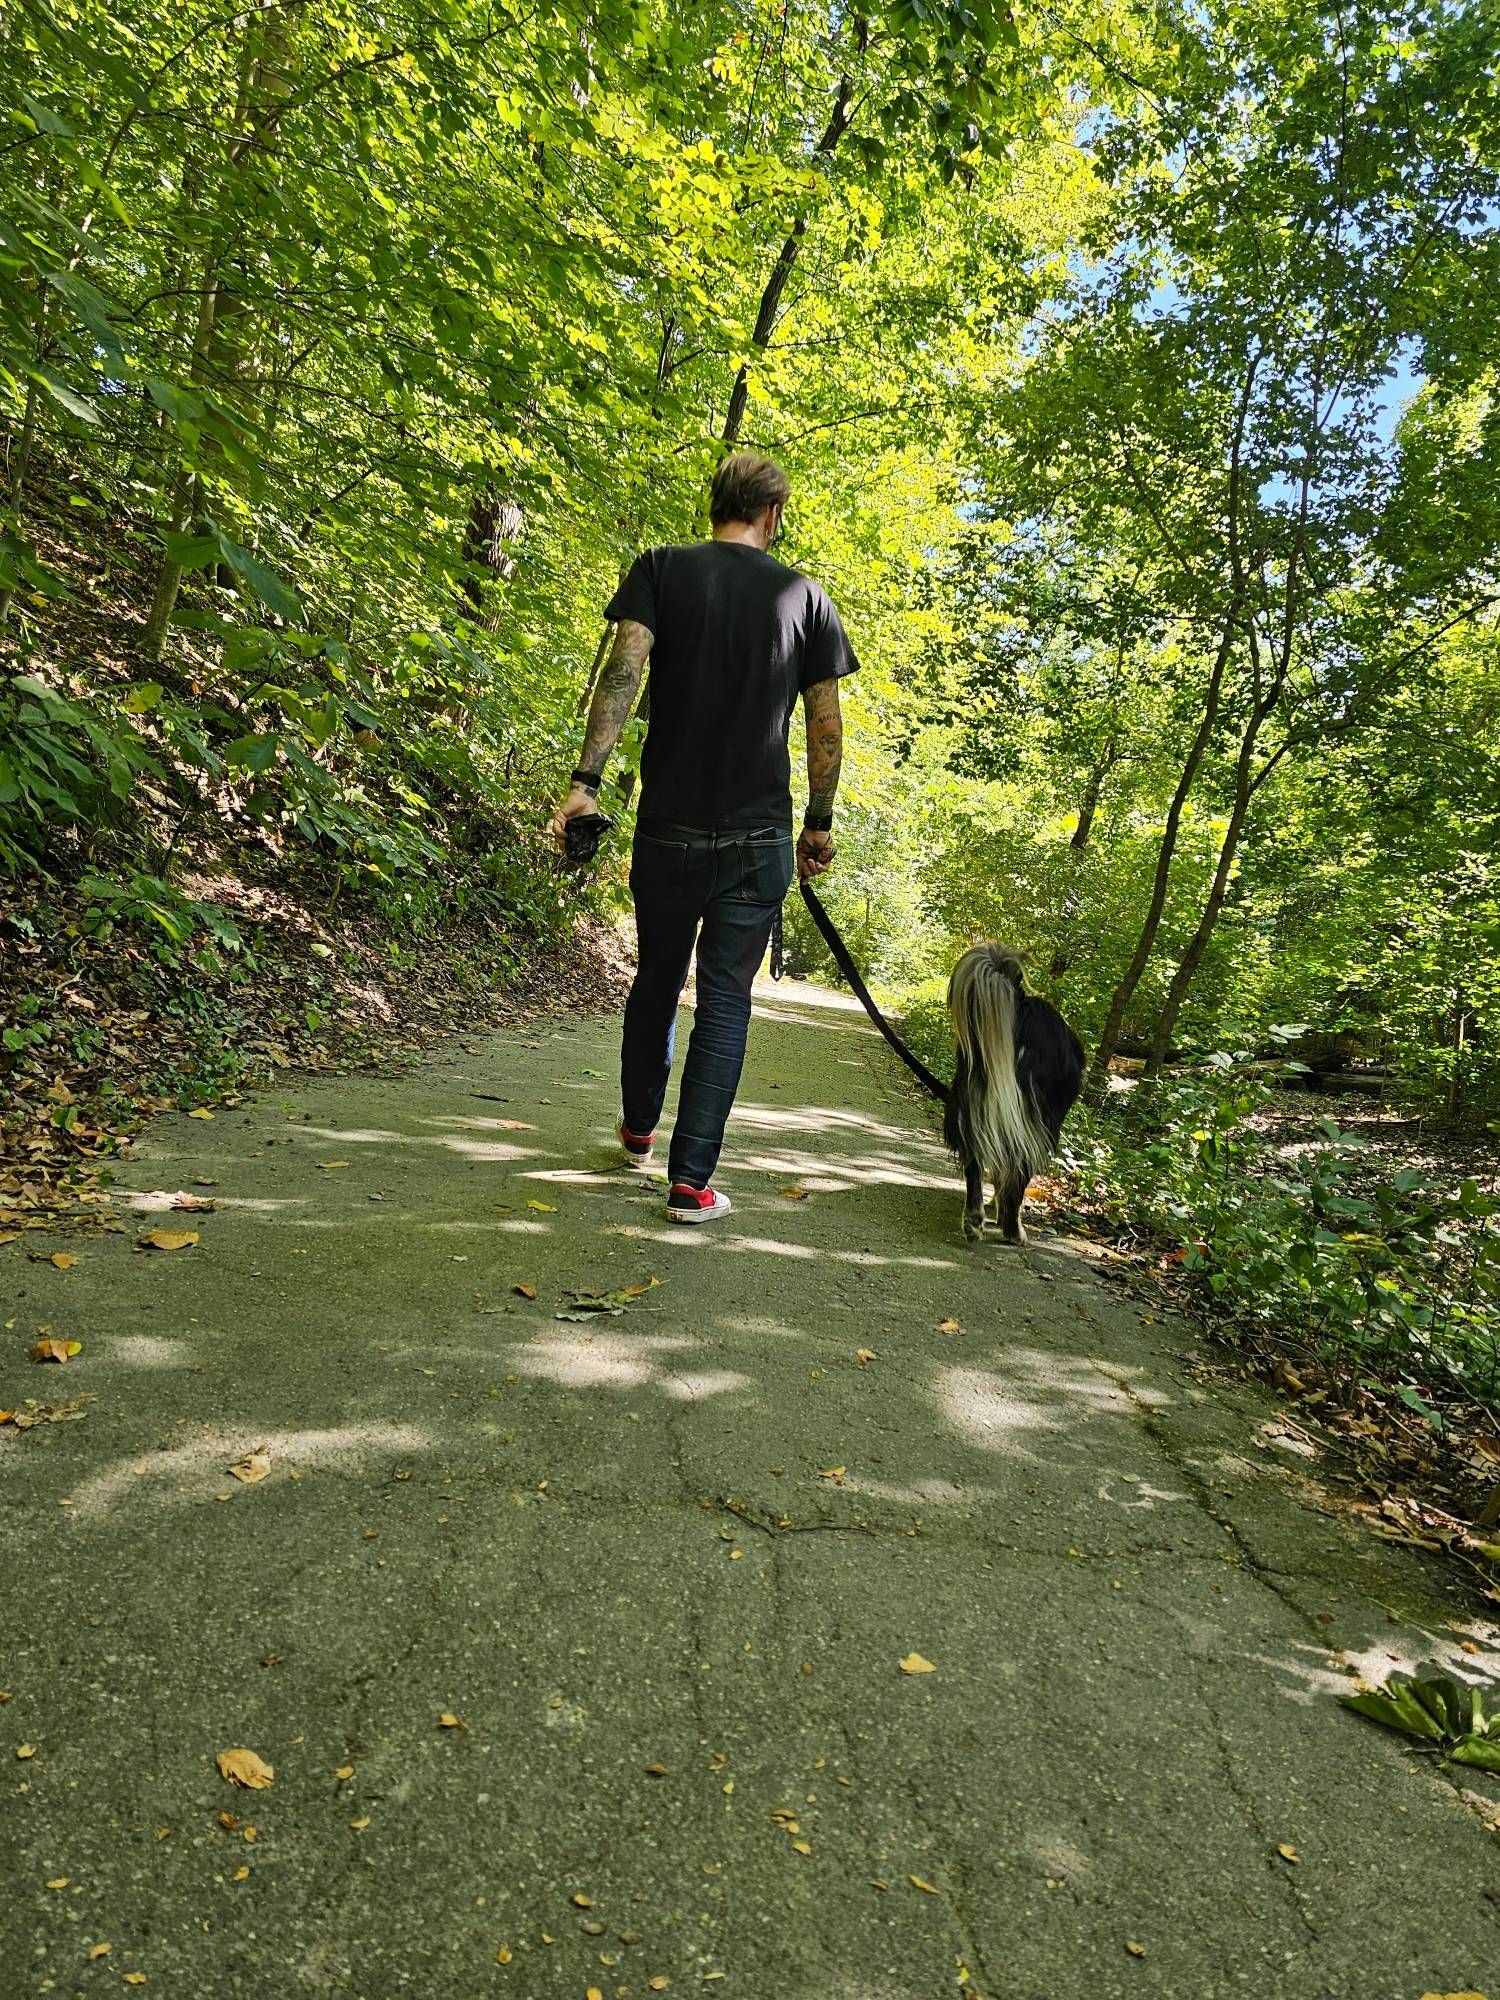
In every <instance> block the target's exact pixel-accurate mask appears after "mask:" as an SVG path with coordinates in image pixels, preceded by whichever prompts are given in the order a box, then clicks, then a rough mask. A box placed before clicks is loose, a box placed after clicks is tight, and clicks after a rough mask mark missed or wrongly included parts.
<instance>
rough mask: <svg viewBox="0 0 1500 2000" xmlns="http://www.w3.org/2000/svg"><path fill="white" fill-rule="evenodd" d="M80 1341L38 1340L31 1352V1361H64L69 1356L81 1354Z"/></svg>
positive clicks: (81, 1343)
mask: <svg viewBox="0 0 1500 2000" xmlns="http://www.w3.org/2000/svg"><path fill="white" fill-rule="evenodd" d="M82 1352H83V1342H82V1341H81V1340H39V1341H38V1342H37V1343H36V1345H35V1346H34V1347H33V1348H32V1350H31V1358H32V1360H33V1361H66V1360H67V1359H68V1357H69V1355H70V1354H81V1353H82Z"/></svg>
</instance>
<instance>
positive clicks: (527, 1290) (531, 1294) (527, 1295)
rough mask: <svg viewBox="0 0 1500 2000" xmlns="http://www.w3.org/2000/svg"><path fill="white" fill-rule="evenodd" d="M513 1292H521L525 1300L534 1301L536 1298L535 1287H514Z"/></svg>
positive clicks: (512, 1287)
mask: <svg viewBox="0 0 1500 2000" xmlns="http://www.w3.org/2000/svg"><path fill="white" fill-rule="evenodd" d="M511 1290H512V1291H513V1292H519V1293H520V1295H521V1297H522V1298H523V1299H534V1298H535V1297H536V1286H535V1285H512V1286H511Z"/></svg>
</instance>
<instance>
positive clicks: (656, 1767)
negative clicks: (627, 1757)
mask: <svg viewBox="0 0 1500 2000" xmlns="http://www.w3.org/2000/svg"><path fill="white" fill-rule="evenodd" d="M666 1775H667V1767H666V1765H665V1764H648V1765H647V1766H646V1776H647V1777H648V1778H664V1777H665V1776H666Z"/></svg>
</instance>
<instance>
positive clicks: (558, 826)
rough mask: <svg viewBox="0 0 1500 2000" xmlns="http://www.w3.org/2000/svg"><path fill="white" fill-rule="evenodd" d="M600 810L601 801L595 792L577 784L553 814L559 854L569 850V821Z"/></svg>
mask: <svg viewBox="0 0 1500 2000" xmlns="http://www.w3.org/2000/svg"><path fill="white" fill-rule="evenodd" d="M598 810H599V801H598V799H597V798H595V796H594V794H593V793H592V792H591V791H589V790H587V788H586V787H585V786H583V785H575V786H574V787H573V789H572V791H570V792H569V793H568V796H567V797H566V798H565V799H564V800H563V802H562V804H561V805H560V806H559V807H558V809H557V811H556V812H555V813H554V814H553V815H552V838H553V839H554V840H555V841H556V842H557V851H558V853H559V854H566V853H567V851H568V821H569V820H570V819H583V818H585V817H587V815H588V814H589V813H596V812H598Z"/></svg>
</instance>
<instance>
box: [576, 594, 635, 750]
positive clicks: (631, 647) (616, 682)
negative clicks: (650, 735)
mask: <svg viewBox="0 0 1500 2000" xmlns="http://www.w3.org/2000/svg"><path fill="white" fill-rule="evenodd" d="M650 651H651V631H650V628H649V627H648V626H645V625H637V624H636V622H635V620H634V619H633V618H622V619H621V620H620V629H619V631H618V632H616V634H615V643H614V645H613V646H612V647H611V648H610V652H609V658H608V659H607V660H606V661H605V663H604V667H603V671H602V672H601V673H600V675H599V684H598V686H597V687H596V688H595V689H594V699H593V702H592V704H591V705H590V707H589V721H588V729H587V731H586V733H585V735H584V739H583V754H582V756H581V757H580V758H579V760H578V762H579V768H580V769H581V770H585V771H602V770H603V768H604V763H605V759H606V758H607V757H608V756H609V753H610V752H611V750H613V749H614V747H615V745H616V744H617V743H618V742H619V740H620V732H621V730H622V729H624V727H625V724H626V722H627V721H628V720H629V717H630V711H631V709H632V707H633V706H634V704H635V697H636V690H637V689H638V688H639V687H640V684H641V674H642V673H643V672H644V670H645V666H646V656H647V654H648V653H649V652H650Z"/></svg>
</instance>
